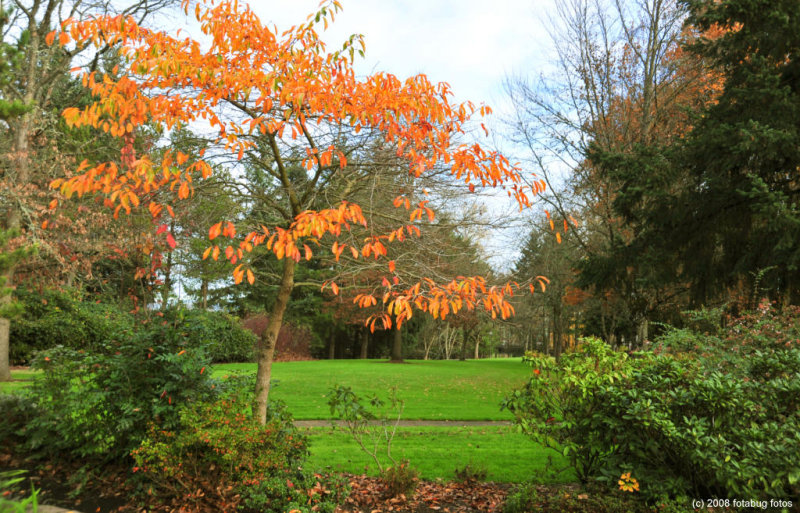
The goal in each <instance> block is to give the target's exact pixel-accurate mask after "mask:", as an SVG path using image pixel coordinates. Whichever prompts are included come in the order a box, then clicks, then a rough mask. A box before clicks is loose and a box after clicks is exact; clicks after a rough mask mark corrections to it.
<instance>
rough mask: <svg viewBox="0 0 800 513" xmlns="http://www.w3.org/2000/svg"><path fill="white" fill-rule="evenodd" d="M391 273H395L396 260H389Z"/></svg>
mask: <svg viewBox="0 0 800 513" xmlns="http://www.w3.org/2000/svg"><path fill="white" fill-rule="evenodd" d="M389 272H394V260H389Z"/></svg>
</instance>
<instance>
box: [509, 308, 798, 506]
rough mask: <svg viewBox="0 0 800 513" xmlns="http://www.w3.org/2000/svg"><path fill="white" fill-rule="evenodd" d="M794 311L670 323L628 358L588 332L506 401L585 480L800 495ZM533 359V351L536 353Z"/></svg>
mask: <svg viewBox="0 0 800 513" xmlns="http://www.w3.org/2000/svg"><path fill="white" fill-rule="evenodd" d="M798 319H800V311H798V310H796V309H794V310H789V311H786V312H784V313H783V314H780V315H778V314H774V313H772V312H770V311H769V310H768V309H763V310H762V311H761V312H758V313H755V314H749V315H748V316H745V317H743V318H741V319H737V320H735V321H734V322H733V323H731V325H730V327H729V328H728V329H726V330H725V331H724V332H719V333H712V334H699V333H695V332H692V331H689V330H673V331H668V332H667V333H666V334H665V335H664V336H663V337H661V338H660V339H659V340H657V341H656V344H654V345H653V347H651V348H650V349H648V350H647V351H643V352H639V353H635V354H633V355H632V357H631V358H627V357H626V356H625V355H624V354H621V353H614V352H611V351H610V349H607V348H606V349H604V348H602V347H601V344H602V343H601V342H599V341H594V340H590V341H586V342H584V343H583V344H582V346H581V347H580V348H579V350H578V351H577V352H575V353H572V354H569V355H565V356H564V357H563V358H562V359H561V361H560V362H558V363H557V364H555V363H554V362H548V363H550V364H553V365H554V366H553V367H552V370H548V371H546V372H541V371H540V374H538V375H534V377H533V378H532V379H531V382H530V383H529V384H528V385H527V386H526V387H525V388H524V389H522V390H518V391H516V392H515V393H514V395H513V396H512V397H511V398H509V399H508V400H507V403H506V405H507V406H508V407H509V408H510V409H511V410H512V412H513V413H514V415H515V417H516V420H517V423H518V424H519V425H520V426H521V427H522V428H523V429H524V430H526V431H527V432H528V433H530V434H531V435H532V436H533V437H534V438H535V439H536V440H538V441H544V442H545V443H549V444H550V446H553V447H556V448H558V449H559V450H561V451H564V452H566V453H567V456H568V457H570V460H571V462H572V463H573V465H574V466H575V468H576V471H577V472H578V473H579V475H580V476H581V477H583V478H584V479H588V478H594V479H598V480H600V481H603V482H606V483H607V484H609V485H610V486H612V487H616V484H617V481H618V480H619V479H620V476H621V475H622V474H623V473H628V472H630V473H631V474H632V476H633V477H634V478H636V479H637V480H638V482H639V483H640V484H641V494H642V495H643V496H645V497H646V498H648V499H650V500H658V499H660V498H663V497H677V498H680V497H747V498H758V499H768V498H782V499H790V500H794V501H797V500H798V499H800V460H798V458H797V454H800V344H798V342H797V341H798V340H800V323H798ZM530 362H531V363H532V364H533V365H538V364H539V359H537V358H532V359H530Z"/></svg>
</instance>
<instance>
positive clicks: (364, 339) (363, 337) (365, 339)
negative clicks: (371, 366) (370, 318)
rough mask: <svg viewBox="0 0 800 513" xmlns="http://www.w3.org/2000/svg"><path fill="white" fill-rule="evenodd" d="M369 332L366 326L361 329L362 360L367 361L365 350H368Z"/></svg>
mask: <svg viewBox="0 0 800 513" xmlns="http://www.w3.org/2000/svg"><path fill="white" fill-rule="evenodd" d="M368 346H369V330H368V329H367V327H366V326H364V327H362V328H361V354H360V358H361V359H362V360H366V359H367V349H369V347H368Z"/></svg>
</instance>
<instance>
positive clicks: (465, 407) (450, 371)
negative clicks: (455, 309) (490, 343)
mask: <svg viewBox="0 0 800 513" xmlns="http://www.w3.org/2000/svg"><path fill="white" fill-rule="evenodd" d="M255 369H256V365H255V364H253V363H233V364H222V365H215V366H214V376H216V377H223V376H225V375H227V374H230V373H248V374H249V373H255ZM530 375H531V369H530V367H528V366H527V365H524V364H523V363H522V362H521V361H520V359H519V358H503V359H484V360H468V361H465V362H461V361H454V360H428V361H422V360H409V361H407V362H406V363H388V362H387V361H386V360H317V361H310V362H279V363H276V364H274V365H273V367H272V379H273V380H274V382H275V383H274V385H273V387H272V389H271V390H270V398H271V399H272V398H274V399H281V400H283V401H284V402H285V403H286V404H287V406H288V407H289V411H290V412H291V413H292V415H294V417H295V418H296V419H298V420H307V419H329V418H331V412H330V407H329V406H328V402H327V395H328V393H329V391H330V389H331V387H333V386H336V385H342V386H349V387H351V388H352V389H353V391H354V392H355V393H356V394H358V395H359V396H362V397H365V396H370V395H371V394H373V393H377V394H378V395H379V396H380V397H386V395H387V391H388V390H389V389H390V388H391V387H397V395H398V397H399V398H400V399H402V400H403V401H404V402H405V409H404V410H403V419H406V420H510V419H511V418H512V417H511V414H509V413H508V412H507V411H502V412H501V411H500V402H501V401H502V400H503V398H504V397H506V396H507V395H508V394H509V393H510V392H511V391H512V390H513V389H514V388H517V387H519V386H521V385H523V384H524V383H525V382H526V381H527V379H528V378H529V377H530Z"/></svg>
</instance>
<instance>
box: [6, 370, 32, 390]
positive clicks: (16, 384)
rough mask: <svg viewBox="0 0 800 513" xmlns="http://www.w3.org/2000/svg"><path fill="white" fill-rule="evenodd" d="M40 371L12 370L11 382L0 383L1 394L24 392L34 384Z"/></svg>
mask: <svg viewBox="0 0 800 513" xmlns="http://www.w3.org/2000/svg"><path fill="white" fill-rule="evenodd" d="M37 373H38V371H33V370H30V369H11V381H0V393H3V394H10V393H14V392H17V391H20V390H22V389H23V388H25V387H27V386H29V385H30V384H31V382H33V377H34V376H35V375H36V374H37Z"/></svg>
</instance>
